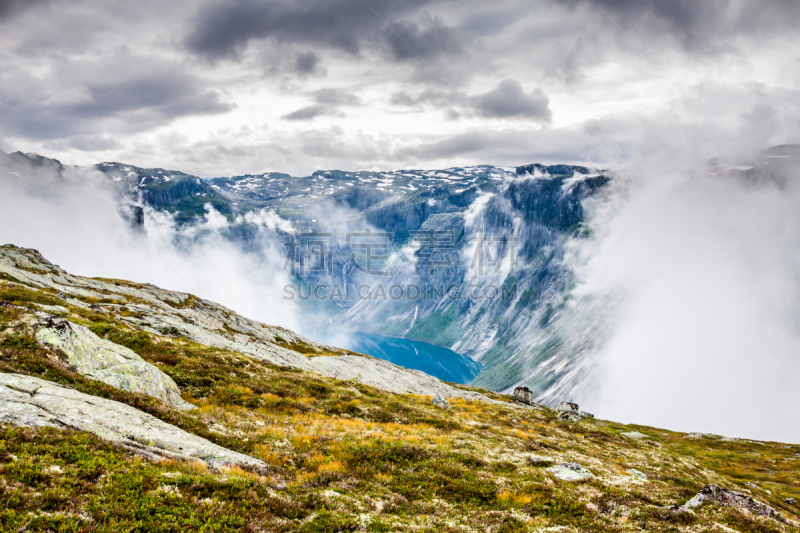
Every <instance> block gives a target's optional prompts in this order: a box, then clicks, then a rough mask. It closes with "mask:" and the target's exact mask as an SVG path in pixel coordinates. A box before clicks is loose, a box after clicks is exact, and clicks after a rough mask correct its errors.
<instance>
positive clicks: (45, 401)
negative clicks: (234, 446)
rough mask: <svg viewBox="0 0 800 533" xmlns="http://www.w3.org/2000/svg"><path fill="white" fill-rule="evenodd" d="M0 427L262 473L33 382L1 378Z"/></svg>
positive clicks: (142, 416) (153, 422)
mask: <svg viewBox="0 0 800 533" xmlns="http://www.w3.org/2000/svg"><path fill="white" fill-rule="evenodd" d="M0 422H6V423H10V424H14V425H17V426H25V427H41V426H50V427H56V428H72V429H78V430H81V431H88V432H91V433H94V434H95V435H97V436H99V437H101V438H103V439H106V440H108V441H111V442H115V443H118V444H121V445H123V446H126V447H128V448H131V449H134V450H137V451H139V452H142V453H144V454H146V455H150V456H155V457H166V458H174V459H186V460H193V459H197V460H201V461H204V462H206V463H208V464H209V465H210V466H212V467H214V468H218V467H220V466H225V465H231V464H244V465H251V466H255V467H259V468H267V465H266V464H265V463H263V462H262V461H259V460H257V459H254V458H252V457H249V456H247V455H244V454H241V453H238V452H234V451H231V450H228V449H226V448H223V447H222V446H218V445H216V444H214V443H212V442H209V441H207V440H206V439H203V438H201V437H198V436H196V435H192V434H191V433H187V432H185V431H183V430H182V429H179V428H177V427H175V426H173V425H171V424H167V423H166V422H163V421H161V420H159V419H157V418H155V417H154V416H151V415H149V414H147V413H144V412H142V411H139V410H138V409H134V408H133V407H130V406H128V405H125V404H123V403H120V402H115V401H113V400H107V399H104V398H99V397H97V396H91V395H89V394H84V393H82V392H78V391H76V390H73V389H68V388H66V387H62V386H60V385H56V384H55V383H51V382H49V381H45V380H43V379H39V378H35V377H32V376H23V375H19V374H3V373H0Z"/></svg>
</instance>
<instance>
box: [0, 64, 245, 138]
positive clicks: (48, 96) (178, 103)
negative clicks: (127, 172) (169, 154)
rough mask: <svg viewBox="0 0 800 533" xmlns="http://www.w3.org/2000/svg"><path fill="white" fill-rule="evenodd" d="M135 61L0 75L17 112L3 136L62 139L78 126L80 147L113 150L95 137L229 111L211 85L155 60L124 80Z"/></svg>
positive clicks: (2, 88) (0, 85) (2, 87)
mask: <svg viewBox="0 0 800 533" xmlns="http://www.w3.org/2000/svg"><path fill="white" fill-rule="evenodd" d="M136 62H138V58H130V57H128V58H124V57H117V58H111V59H108V60H104V61H99V62H88V61H84V62H75V63H73V64H71V65H69V68H66V69H56V70H55V71H53V72H52V73H50V75H49V76H48V77H46V78H44V79H41V78H39V77H34V76H32V75H30V74H28V73H26V72H24V71H23V70H16V69H11V70H10V71H6V72H4V73H2V74H0V92H2V93H3V95H4V96H5V98H6V99H7V100H8V103H9V104H10V106H11V107H13V108H14V110H15V112H14V113H6V115H7V117H8V119H9V120H4V121H3V124H4V127H3V130H4V131H3V133H4V134H9V133H16V134H18V135H21V136H24V137H28V138H32V139H39V138H44V139H60V138H63V137H65V136H67V135H69V134H70V133H72V132H73V130H74V129H75V128H76V127H78V130H77V131H75V133H76V135H80V136H82V137H80V142H79V144H80V146H81V147H83V148H87V149H88V147H89V146H90V145H91V141H92V139H97V140H98V143H99V144H100V145H104V146H108V145H109V142H110V141H109V140H108V139H107V138H104V137H103V138H101V137H95V136H94V135H95V134H96V133H97V132H98V130H106V129H111V128H113V131H114V132H115V134H116V135H120V134H130V133H136V132H140V131H145V130H148V129H152V128H156V127H160V126H163V125H165V124H169V123H170V122H172V121H173V120H175V119H177V118H179V117H184V116H200V115H209V114H215V113H223V112H227V111H229V110H230V109H231V107H230V105H228V104H227V103H224V102H221V101H220V97H219V93H217V92H216V91H214V90H212V88H211V87H210V86H209V83H207V82H206V81H205V80H202V79H199V78H197V77H195V76H193V75H191V74H188V73H187V72H186V71H184V70H183V68H181V66H180V65H175V64H172V63H169V62H164V61H158V60H154V59H152V58H151V59H150V60H149V61H148V62H145V63H143V64H142V65H141V67H140V68H138V69H136V70H135V71H133V72H132V73H130V74H129V75H128V77H127V78H125V76H126V73H127V68H128V67H129V66H130V65H135V64H136ZM123 79H124V81H123V82H122V83H120V80H123ZM79 125H80V126H79ZM9 130H12V131H9ZM76 139H78V137H76ZM76 142H78V141H76Z"/></svg>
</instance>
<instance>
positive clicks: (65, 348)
mask: <svg viewBox="0 0 800 533" xmlns="http://www.w3.org/2000/svg"><path fill="white" fill-rule="evenodd" d="M37 315H38V317H39V318H40V319H41V322H40V327H39V328H38V329H37V331H36V340H38V341H39V342H40V343H41V344H42V345H45V346H48V347H50V348H55V349H59V350H61V351H62V352H64V353H65V354H66V355H67V357H68V360H69V364H70V365H72V366H74V367H75V370H76V371H77V372H78V373H79V374H81V375H83V376H86V377H89V378H92V379H96V380H97V381H102V382H103V383H106V384H108V385H111V386H112V387H115V388H117V389H120V390H124V391H128V392H138V393H141V394H147V395H148V396H153V397H154V398H158V399H160V400H164V401H165V402H167V403H169V404H171V405H173V406H175V407H178V408H181V409H193V408H194V406H193V405H192V404H190V403H188V402H186V401H184V400H182V399H181V391H180V389H178V386H177V385H176V384H175V382H174V381H173V380H172V378H171V377H169V376H168V375H166V374H165V373H163V372H162V371H161V370H159V369H158V368H156V367H155V366H153V365H151V364H150V363H148V362H147V361H145V360H144V359H142V358H141V357H139V356H138V355H137V354H136V353H134V352H133V351H132V350H130V349H128V348H126V347H124V346H120V345H118V344H114V343H113V342H110V341H107V340H105V339H101V338H100V337H98V336H97V335H95V334H94V333H92V332H91V331H89V329H87V328H85V327H83V326H80V325H78V324H73V323H72V322H70V321H68V320H65V319H63V318H55V317H53V316H50V315H46V314H44V313H37Z"/></svg>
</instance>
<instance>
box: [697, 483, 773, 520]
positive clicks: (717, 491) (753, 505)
mask: <svg viewBox="0 0 800 533" xmlns="http://www.w3.org/2000/svg"><path fill="white" fill-rule="evenodd" d="M709 501H711V502H716V503H718V504H720V505H725V506H728V507H738V508H740V509H747V510H748V511H750V512H751V513H753V514H756V515H759V516H768V517H770V518H774V519H775V520H778V521H780V522H785V519H784V518H783V516H781V514H780V513H779V512H778V511H776V510H775V509H773V508H772V507H770V506H769V505H767V504H765V503H761V502H759V501H756V500H754V499H753V498H751V497H750V496H748V495H747V494H743V493H741V492H737V491H735V490H730V489H723V488H722V487H718V486H716V485H706V486H705V487H703V489H702V490H701V491H700V492H698V493H697V495H695V496H694V497H693V498H692V499H691V500H689V501H688V502H686V503H685V504H683V505H684V507H686V508H687V509H695V508H697V507H700V506H701V505H703V504H704V503H705V502H709Z"/></svg>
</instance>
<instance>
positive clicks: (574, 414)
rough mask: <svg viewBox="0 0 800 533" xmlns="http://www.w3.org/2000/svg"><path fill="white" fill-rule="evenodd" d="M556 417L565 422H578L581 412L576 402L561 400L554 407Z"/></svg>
mask: <svg viewBox="0 0 800 533" xmlns="http://www.w3.org/2000/svg"><path fill="white" fill-rule="evenodd" d="M556 412H557V413H558V418H560V419H561V420H564V421H566V422H580V421H581V413H580V408H579V407H578V404H577V403H572V402H561V403H560V404H558V407H556Z"/></svg>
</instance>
